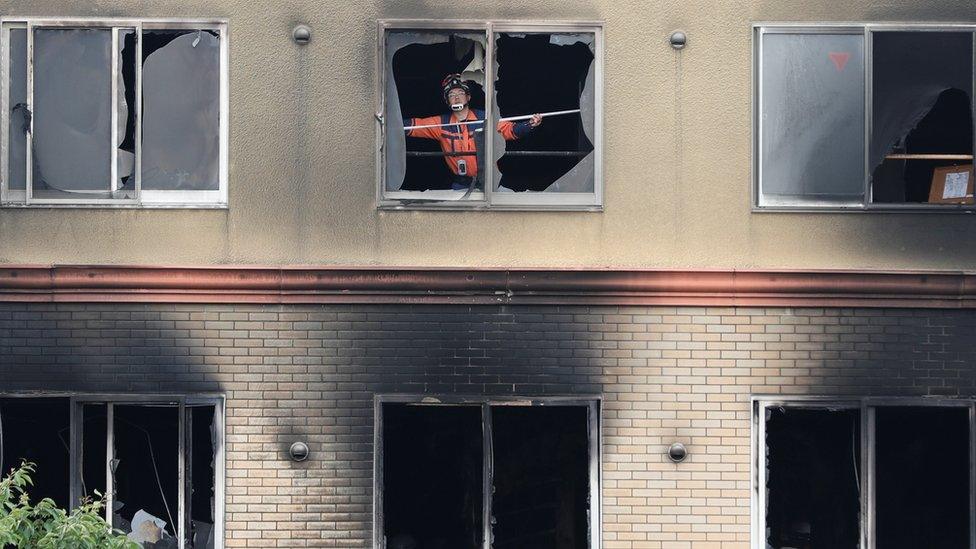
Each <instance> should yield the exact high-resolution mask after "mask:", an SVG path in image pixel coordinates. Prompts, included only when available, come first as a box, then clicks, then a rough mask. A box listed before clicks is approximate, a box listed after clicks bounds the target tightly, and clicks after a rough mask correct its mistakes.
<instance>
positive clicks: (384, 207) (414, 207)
mask: <svg viewBox="0 0 976 549" xmlns="http://www.w3.org/2000/svg"><path fill="white" fill-rule="evenodd" d="M376 209H377V210H380V211H393V212H396V211H404V212H407V211H448V212H459V211H478V212H594V213H602V212H603V206H584V205H565V206H555V205H528V204H526V205H516V204H505V205H498V204H493V205H488V204H486V203H484V202H481V203H477V204H451V203H443V202H433V203H425V204H402V203H396V202H380V203H379V204H377V206H376Z"/></svg>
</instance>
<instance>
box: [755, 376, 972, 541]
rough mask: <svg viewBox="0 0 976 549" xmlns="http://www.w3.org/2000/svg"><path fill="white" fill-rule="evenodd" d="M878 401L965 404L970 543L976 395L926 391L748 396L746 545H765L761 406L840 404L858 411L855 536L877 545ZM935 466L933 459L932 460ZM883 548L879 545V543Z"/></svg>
mask: <svg viewBox="0 0 976 549" xmlns="http://www.w3.org/2000/svg"><path fill="white" fill-rule="evenodd" d="M884 407H916V408H938V407H943V408H945V407H952V408H963V409H968V410H969V509H970V513H969V548H970V549H976V401H974V400H971V399H950V398H930V397H850V396H847V397H845V396H836V397H833V396H779V395H775V396H754V397H752V418H751V423H752V425H751V437H752V441H751V454H752V455H751V459H750V463H751V464H752V474H751V475H750V484H751V490H750V492H751V515H752V521H751V526H752V531H751V538H752V543H751V544H750V546H751V547H753V548H754V549H765V548H766V504H767V501H766V494H767V487H766V411H767V410H769V409H770V408H794V409H804V408H806V409H825V408H831V409H846V410H859V411H860V449H861V459H860V463H859V464H858V470H859V471H861V475H860V479H859V480H860V487H859V491H860V493H861V494H862V496H861V498H860V499H861V501H860V516H859V517H858V519H859V521H858V522H859V523H860V542H859V545H858V547H860V548H862V549H879V548H877V547H876V544H875V542H876V536H875V531H874V528H875V520H874V517H875V468H874V466H875V429H874V426H875V410H877V409H878V408H884ZM933 466H937V465H933ZM880 549H883V548H880Z"/></svg>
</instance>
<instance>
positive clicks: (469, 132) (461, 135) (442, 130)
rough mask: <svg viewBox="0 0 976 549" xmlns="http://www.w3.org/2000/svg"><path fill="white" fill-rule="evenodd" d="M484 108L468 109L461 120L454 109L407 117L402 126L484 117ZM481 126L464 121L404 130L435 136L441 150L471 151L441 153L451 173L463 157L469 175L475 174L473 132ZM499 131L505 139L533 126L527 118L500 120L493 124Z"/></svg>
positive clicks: (480, 124) (412, 135) (455, 173)
mask: <svg viewBox="0 0 976 549" xmlns="http://www.w3.org/2000/svg"><path fill="white" fill-rule="evenodd" d="M484 119H485V113H484V111H479V110H475V109H468V116H467V118H465V119H464V120H460V119H458V118H457V115H456V114H454V113H450V114H442V115H439V116H428V117H426V118H407V119H405V120H404V121H403V125H404V126H426V125H432V124H451V123H454V122H466V121H470V120H484ZM483 128H484V122H479V123H476V124H464V125H457V126H441V127H437V128H416V129H413V130H408V131H407V136H409V137H419V138H422V139H436V140H437V142H438V143H440V146H441V150H442V151H444V152H470V153H471V155H470V156H469V155H463V156H444V162H446V163H447V167H448V168H450V169H451V173H453V174H454V175H461V174H460V173H459V168H458V165H459V161H461V160H463V161H464V163H465V165H466V168H467V175H468V176H470V177H477V176H478V157H477V156H476V152H477V150H478V147H477V145H476V144H475V133H476V132H477V131H481V130H482V129H483ZM496 130H497V131H498V133H500V134H501V135H502V137H504V138H505V140H506V141H514V140H516V139H518V138H520V137H522V136H524V135H525V134H527V133H529V132H530V131H532V126H531V125H529V123H528V122H518V123H516V122H511V121H502V122H499V123H498V126H497V128H496Z"/></svg>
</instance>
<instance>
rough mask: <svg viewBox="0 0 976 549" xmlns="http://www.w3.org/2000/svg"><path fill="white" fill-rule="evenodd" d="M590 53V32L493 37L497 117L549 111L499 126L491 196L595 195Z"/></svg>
mask: <svg viewBox="0 0 976 549" xmlns="http://www.w3.org/2000/svg"><path fill="white" fill-rule="evenodd" d="M594 48H595V45H594V37H593V35H592V34H549V33H542V34H517V33H500V34H496V35H495V52H496V63H497V65H496V72H495V74H496V80H495V95H496V101H497V105H498V112H499V114H500V117H501V119H502V120H503V121H504V120H505V119H506V118H508V117H519V116H522V115H527V114H533V113H548V114H547V115H546V116H543V117H542V118H541V120H540V123H539V124H538V126H536V127H532V126H531V125H530V123H531V122H532V120H531V119H530V120H517V121H504V122H502V124H505V126H503V127H504V130H505V131H501V132H498V133H497V134H496V136H495V147H494V151H495V156H496V159H495V160H496V163H497V166H498V170H497V172H496V174H497V178H496V179H497V181H496V183H495V186H494V189H495V190H496V191H501V192H522V191H536V192H541V191H549V192H593V183H594V179H593V175H594V164H593V155H592V154H591V153H592V152H593V143H592V139H593V132H594V105H593V102H594V90H593V88H594V85H595V84H594V71H593V70H592V66H593V61H594V59H595V57H594ZM556 113H563V114H556ZM506 122H507V123H506ZM510 134H511V135H510ZM513 135H517V137H518V138H517V139H510V138H509V137H511V136H513Z"/></svg>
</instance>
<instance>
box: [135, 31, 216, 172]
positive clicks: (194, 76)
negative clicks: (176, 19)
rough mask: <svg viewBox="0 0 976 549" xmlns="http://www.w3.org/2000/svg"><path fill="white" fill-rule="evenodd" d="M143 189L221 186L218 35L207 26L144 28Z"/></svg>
mask: <svg viewBox="0 0 976 549" xmlns="http://www.w3.org/2000/svg"><path fill="white" fill-rule="evenodd" d="M142 63H143V65H142V112H143V119H142V188H143V189H146V190H194V191H206V190H217V189H218V188H219V185H220V178H219V169H220V162H219V158H220V39H219V37H218V35H217V33H216V32H213V31H207V30H145V31H143V48H142Z"/></svg>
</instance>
